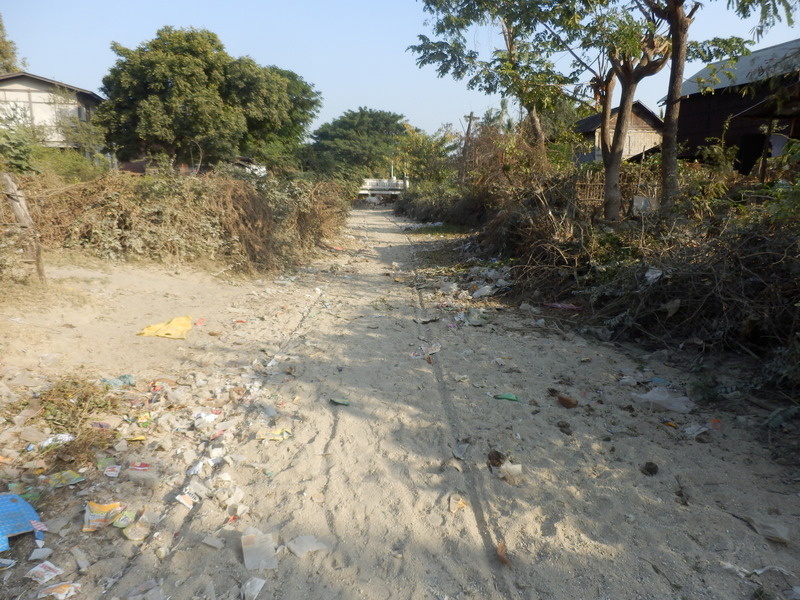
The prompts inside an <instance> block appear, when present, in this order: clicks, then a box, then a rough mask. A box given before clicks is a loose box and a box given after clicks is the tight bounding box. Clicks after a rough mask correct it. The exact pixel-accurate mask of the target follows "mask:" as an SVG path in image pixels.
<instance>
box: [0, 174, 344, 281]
mask: <svg viewBox="0 0 800 600" xmlns="http://www.w3.org/2000/svg"><path fill="white" fill-rule="evenodd" d="M21 189H22V190H23V191H24V193H25V195H26V197H27V200H28V204H29V207H30V211H31V214H32V216H33V219H34V221H35V223H36V224H37V228H38V233H39V236H40V241H41V243H42V244H43V245H44V246H45V248H81V249H85V250H87V251H90V252H92V253H93V254H95V255H97V256H99V257H102V258H107V259H113V260H132V259H147V260H154V261H159V262H198V261H199V262H204V261H208V262H214V263H221V264H223V265H225V267H226V268H229V269H233V270H237V271H242V272H247V271H254V270H267V269H274V268H280V267H282V266H284V265H287V264H289V263H291V262H293V261H296V260H298V259H299V258H300V257H301V256H302V255H303V254H304V253H305V252H307V251H308V250H309V249H310V248H313V247H314V246H315V245H316V244H317V243H318V242H319V240H320V239H322V238H324V237H326V236H330V235H331V234H333V233H334V232H335V231H336V230H337V229H338V228H339V227H340V226H341V225H342V224H343V223H344V220H345V218H346V215H347V210H348V209H349V204H348V202H347V201H346V198H347V195H348V194H349V191H350V190H347V189H345V187H344V186H342V185H341V184H338V183H336V182H316V183H312V182H303V181H297V182H289V181H278V180H276V179H272V178H252V179H251V180H250V181H243V180H241V179H238V178H235V177H231V176H226V175H214V174H211V175H205V176H201V177H188V176H181V175H178V174H175V173H172V172H160V173H158V174H154V175H145V176H135V175H126V174H112V173H109V174H106V175H104V176H102V177H99V178H96V179H93V180H91V181H88V182H83V183H78V184H74V185H69V186H64V185H59V182H58V181H53V180H52V178H47V177H27V178H24V179H22V180H21ZM2 210H5V207H0V211H2ZM0 218H2V222H9V218H10V217H8V216H7V215H4V214H2V213H0Z"/></svg>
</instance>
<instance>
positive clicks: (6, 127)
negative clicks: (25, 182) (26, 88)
mask: <svg viewBox="0 0 800 600" xmlns="http://www.w3.org/2000/svg"><path fill="white" fill-rule="evenodd" d="M39 139H40V135H39V132H38V131H37V130H36V128H35V127H33V125H31V121H30V117H29V115H28V113H27V112H25V111H24V110H22V109H20V108H19V107H18V106H13V107H12V108H11V109H7V110H5V111H0V169H4V170H9V171H13V172H15V173H29V172H33V171H35V170H36V168H35V167H34V165H33V152H34V149H35V148H36V146H37V144H38V143H39Z"/></svg>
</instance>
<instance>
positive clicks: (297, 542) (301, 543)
mask: <svg viewBox="0 0 800 600" xmlns="http://www.w3.org/2000/svg"><path fill="white" fill-rule="evenodd" d="M286 546H287V547H288V548H289V551H290V552H291V553H292V554H294V555H295V556H296V557H298V558H303V557H304V556H305V555H306V554H308V553H309V552H316V551H317V550H327V549H328V547H327V546H326V545H325V544H323V543H322V542H320V541H319V540H318V539H317V538H315V537H314V536H313V535H301V536H299V537H296V538H294V539H293V540H289V541H288V542H287V543H286Z"/></svg>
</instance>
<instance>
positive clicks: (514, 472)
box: [497, 462, 522, 485]
mask: <svg viewBox="0 0 800 600" xmlns="http://www.w3.org/2000/svg"><path fill="white" fill-rule="evenodd" d="M497 474H498V477H500V479H503V480H505V481H506V483H510V484H511V485H515V484H516V483H517V481H518V480H519V478H520V477H521V476H522V465H517V464H513V463H510V462H504V463H503V464H502V465H500V468H499V469H498V473H497Z"/></svg>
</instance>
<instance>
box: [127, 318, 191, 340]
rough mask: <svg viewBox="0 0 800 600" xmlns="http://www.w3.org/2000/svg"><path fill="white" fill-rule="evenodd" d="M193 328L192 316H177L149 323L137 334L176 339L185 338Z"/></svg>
mask: <svg viewBox="0 0 800 600" xmlns="http://www.w3.org/2000/svg"><path fill="white" fill-rule="evenodd" d="M191 329H192V318H191V317H175V318H174V319H171V320H169V321H167V322H165V323H157V324H156V325H149V326H147V327H145V328H144V329H142V330H141V331H140V332H139V333H137V334H136V335H143V336H156V337H164V338H170V339H176V340H185V339H186V335H187V334H188V333H189V331H190V330H191Z"/></svg>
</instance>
